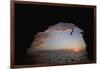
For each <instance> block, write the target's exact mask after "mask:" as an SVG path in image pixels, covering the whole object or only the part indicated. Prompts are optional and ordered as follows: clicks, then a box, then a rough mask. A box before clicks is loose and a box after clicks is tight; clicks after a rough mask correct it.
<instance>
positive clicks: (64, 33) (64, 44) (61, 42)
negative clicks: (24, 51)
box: [31, 22, 86, 50]
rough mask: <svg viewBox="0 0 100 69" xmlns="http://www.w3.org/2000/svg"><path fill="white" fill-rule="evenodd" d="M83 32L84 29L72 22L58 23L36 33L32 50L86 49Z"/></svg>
mask: <svg viewBox="0 0 100 69" xmlns="http://www.w3.org/2000/svg"><path fill="white" fill-rule="evenodd" d="M81 32H83V30H82V29H80V28H78V27H77V26H75V25H74V24H72V23H61V22H60V23H57V24H56V25H53V26H50V27H48V29H47V30H45V31H44V32H38V33H37V34H36V35H35V39H34V40H33V42H32V45H31V50H32V49H33V50H61V49H76V48H79V49H85V47H86V44H85V41H84V39H83V35H82V34H81ZM71 33H72V35H71Z"/></svg>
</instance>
